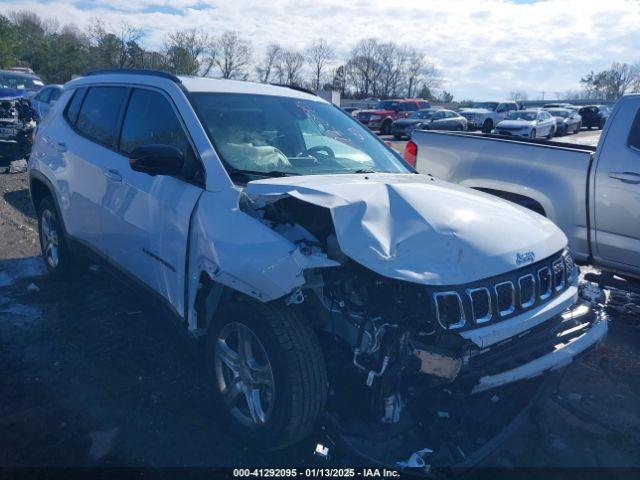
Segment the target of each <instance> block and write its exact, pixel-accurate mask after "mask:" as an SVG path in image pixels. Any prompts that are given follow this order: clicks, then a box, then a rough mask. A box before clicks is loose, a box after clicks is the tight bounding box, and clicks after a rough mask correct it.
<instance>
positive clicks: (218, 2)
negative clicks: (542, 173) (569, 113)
mask: <svg viewBox="0 0 640 480" xmlns="http://www.w3.org/2000/svg"><path fill="white" fill-rule="evenodd" d="M19 9H28V10H32V11H34V12H36V13H38V14H40V15H41V16H43V17H45V18H51V17H54V18H56V19H57V20H58V22H60V23H61V24H65V23H74V24H76V25H78V26H80V27H83V26H86V25H87V24H88V23H89V22H90V20H91V19H92V18H94V17H100V18H101V19H103V20H104V21H106V22H107V23H109V24H112V25H118V24H119V23H121V22H122V21H123V20H126V21H128V22H130V23H132V24H134V25H136V26H138V27H140V28H142V29H143V30H144V32H145V34H146V37H145V43H146V45H147V46H148V47H158V46H159V45H160V44H161V43H162V38H163V36H164V35H165V34H166V33H167V32H169V31H172V30H176V29H183V28H192V27H198V28H204V29H206V30H207V31H209V32H210V33H212V34H218V33H221V32H223V31H224V30H237V31H239V32H241V34H242V35H244V36H245V37H247V38H248V39H250V40H251V42H252V43H253V46H254V55H255V56H259V55H261V53H262V51H263V48H264V46H265V45H266V44H268V43H270V42H278V43H280V44H282V45H284V46H286V47H288V48H291V49H301V48H303V47H304V46H305V45H306V44H308V43H309V42H311V41H312V40H313V39H315V38H318V37H324V38H326V39H327V40H328V41H329V42H330V43H332V44H333V45H334V47H335V49H336V52H337V55H338V57H342V58H344V57H346V56H347V55H348V52H349V50H350V48H351V46H352V45H353V44H354V43H355V42H357V41H358V40H359V39H362V38H367V37H376V38H378V39H380V40H388V39H393V40H395V41H397V42H399V43H406V44H410V45H412V46H414V47H416V48H419V49H421V50H423V51H424V52H425V53H426V54H427V55H428V56H429V58H430V59H431V60H432V61H433V62H434V63H435V64H436V65H437V66H438V67H439V68H440V69H441V71H442V73H443V76H444V88H446V89H447V90H449V91H450V92H452V93H453V94H454V96H455V98H457V99H462V98H474V99H494V98H502V97H507V96H508V94H509V92H511V91H513V90H524V91H526V92H527V93H528V95H529V97H530V98H539V97H540V95H541V92H543V91H544V92H546V93H545V98H551V97H554V96H555V94H556V92H565V91H567V90H573V89H577V88H578V87H579V83H578V82H579V79H580V77H581V76H583V75H584V74H586V73H587V72H589V71H590V70H599V69H604V68H607V67H608V66H609V65H610V64H611V62H613V61H621V62H638V61H640V1H639V0H541V1H517V0H513V1H508V0H403V1H402V2H394V1H389V0H383V1H365V0H267V1H263V0H104V1H101V0H97V1H87V0H66V1H58V0H41V1H35V0H8V1H5V0H0V11H1V12H2V13H6V12H8V11H12V10H19Z"/></svg>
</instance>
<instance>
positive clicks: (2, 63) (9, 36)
mask: <svg viewBox="0 0 640 480" xmlns="http://www.w3.org/2000/svg"><path fill="white" fill-rule="evenodd" d="M16 36H17V32H16V30H15V27H14V25H13V24H12V23H11V21H9V19H8V18H7V17H5V16H4V15H0V68H10V67H12V66H13V64H14V62H15V53H14V52H15V43H16Z"/></svg>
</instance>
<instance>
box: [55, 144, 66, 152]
mask: <svg viewBox="0 0 640 480" xmlns="http://www.w3.org/2000/svg"><path fill="white" fill-rule="evenodd" d="M56 150H58V151H59V152H62V153H64V152H66V151H67V144H66V143H63V142H58V143H56Z"/></svg>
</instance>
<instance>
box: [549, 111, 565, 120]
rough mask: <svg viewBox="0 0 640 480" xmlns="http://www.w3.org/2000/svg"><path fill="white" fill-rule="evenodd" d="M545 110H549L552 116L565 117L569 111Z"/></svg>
mask: <svg viewBox="0 0 640 480" xmlns="http://www.w3.org/2000/svg"><path fill="white" fill-rule="evenodd" d="M547 112H549V113H550V114H551V115H553V116H554V117H563V118H567V117H568V116H569V112H567V111H566V110H547Z"/></svg>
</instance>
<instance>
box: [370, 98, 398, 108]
mask: <svg viewBox="0 0 640 480" xmlns="http://www.w3.org/2000/svg"><path fill="white" fill-rule="evenodd" d="M396 108H398V102H397V101H395V100H385V101H383V102H378V103H376V104H375V106H374V107H373V109H374V110H395V109H396Z"/></svg>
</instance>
